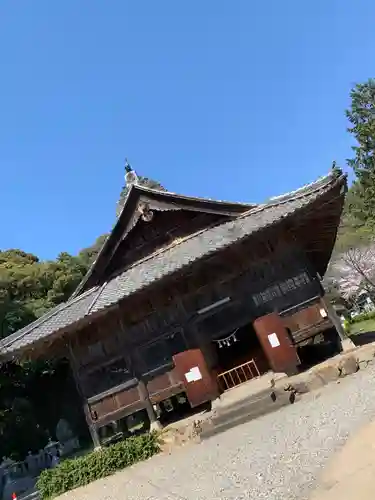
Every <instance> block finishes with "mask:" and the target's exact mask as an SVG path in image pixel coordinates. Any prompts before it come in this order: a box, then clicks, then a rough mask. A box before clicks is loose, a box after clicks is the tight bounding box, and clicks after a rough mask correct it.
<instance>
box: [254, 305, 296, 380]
mask: <svg viewBox="0 0 375 500" xmlns="http://www.w3.org/2000/svg"><path fill="white" fill-rule="evenodd" d="M254 329H255V332H256V334H257V336H258V338H259V341H260V344H261V346H262V348H263V351H264V354H265V355H266V356H267V358H268V361H269V363H270V365H271V368H272V369H273V371H274V372H285V373H287V374H288V375H293V374H295V373H296V372H297V371H298V370H297V366H298V365H299V362H300V361H299V358H298V355H297V349H296V348H295V346H294V345H293V344H292V342H291V340H290V336H289V334H288V331H287V329H286V328H285V327H284V324H283V322H282V319H281V318H280V316H279V315H278V314H277V313H271V314H267V315H266V316H262V317H261V318H258V319H257V320H255V321H254Z"/></svg>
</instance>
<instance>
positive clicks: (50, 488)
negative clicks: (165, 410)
mask: <svg viewBox="0 0 375 500" xmlns="http://www.w3.org/2000/svg"><path fill="white" fill-rule="evenodd" d="M159 451H160V441H159V435H158V434H157V433H155V432H151V433H149V434H143V435H141V436H135V437H130V438H128V439H126V440H125V441H121V442H120V443H116V444H113V445H111V446H108V448H103V449H101V450H98V451H93V452H91V453H89V454H88V455H85V456H82V457H78V458H74V459H68V460H64V461H63V462H61V464H59V465H58V466H57V467H55V468H54V469H47V470H44V471H43V472H42V473H41V475H40V476H39V479H38V482H37V488H38V491H39V493H40V497H41V499H42V500H50V499H52V498H55V497H57V496H59V495H61V494H63V493H65V492H66V491H69V490H73V489H74V488H78V487H79V486H85V485H86V484H89V483H91V482H92V481H95V480H97V479H101V478H103V477H106V476H109V475H111V474H114V473H115V472H117V471H118V470H121V469H124V468H125V467H129V466H130V465H133V464H135V463H136V462H140V461H141V460H146V459H147V458H150V457H152V456H153V455H155V454H156V453H158V452H159Z"/></svg>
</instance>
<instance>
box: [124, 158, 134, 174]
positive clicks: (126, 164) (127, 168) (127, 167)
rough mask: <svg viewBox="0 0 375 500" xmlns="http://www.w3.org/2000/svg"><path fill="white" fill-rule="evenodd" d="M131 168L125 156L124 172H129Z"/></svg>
mask: <svg viewBox="0 0 375 500" xmlns="http://www.w3.org/2000/svg"><path fill="white" fill-rule="evenodd" d="M132 170H133V169H132V168H131V166H130V163H129V162H128V159H127V158H125V172H126V173H129V172H131V171H132Z"/></svg>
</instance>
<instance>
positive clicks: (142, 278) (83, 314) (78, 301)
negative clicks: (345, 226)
mask: <svg viewBox="0 0 375 500" xmlns="http://www.w3.org/2000/svg"><path fill="white" fill-rule="evenodd" d="M338 188H340V190H339V193H340V194H339V196H340V197H342V199H343V198H344V196H345V189H343V188H346V177H345V176H341V177H337V176H335V175H333V174H330V175H328V176H326V177H323V178H321V179H319V180H318V181H316V182H315V183H313V184H310V185H308V186H306V187H304V188H301V189H300V190H297V191H295V192H293V193H291V194H286V195H284V196H282V197H280V198H276V199H271V200H270V201H269V202H267V203H265V204H263V205H259V206H256V207H254V208H251V209H250V210H248V211H246V212H245V213H243V214H241V215H239V216H238V217H237V218H235V219H231V220H229V221H228V222H224V223H221V224H219V225H217V226H214V227H210V228H207V229H204V230H202V231H199V232H198V233H196V234H194V235H191V236H189V237H187V238H184V239H182V240H181V241H179V242H177V243H174V244H172V245H170V246H169V247H167V248H164V249H162V250H160V251H157V252H155V253H154V254H153V255H151V256H149V257H147V258H145V259H143V260H141V261H139V262H137V263H135V264H134V265H132V266H130V267H129V268H128V269H126V270H124V271H123V272H121V273H120V274H118V275H117V276H115V277H113V278H112V279H111V280H109V281H108V282H105V283H104V284H103V285H102V286H100V287H97V286H96V287H93V288H91V289H90V290H88V291H87V292H85V293H83V294H81V295H78V296H77V297H75V298H72V299H70V300H69V301H68V302H66V303H65V304H62V305H60V306H58V307H56V308H55V309H53V310H52V311H50V312H49V313H47V314H46V315H44V316H42V317H41V318H40V319H38V320H37V321H35V322H34V323H31V324H30V325H28V326H27V327H25V328H23V329H22V330H20V331H19V332H16V333H14V334H12V335H10V336H9V337H7V338H5V339H3V340H2V341H1V342H0V355H3V356H4V355H7V354H8V355H9V354H13V353H17V351H21V350H25V349H28V348H30V347H31V346H32V345H33V344H34V343H36V342H40V341H43V340H45V339H47V338H49V337H50V336H51V335H53V334H57V333H62V332H63V331H66V329H68V328H69V329H71V328H74V325H75V324H77V322H79V321H81V320H83V319H84V318H87V317H88V318H89V317H90V316H92V315H94V314H96V313H98V312H100V311H104V310H105V309H106V308H108V307H110V306H112V305H114V304H116V303H118V302H120V301H121V300H123V299H125V298H126V297H129V296H130V295H132V294H134V293H135V292H139V291H140V290H142V289H144V288H146V287H148V286H150V285H152V284H153V283H155V282H157V281H158V280H160V279H162V278H164V277H166V276H169V275H172V274H173V273H175V272H178V271H181V270H182V269H183V268H185V267H187V266H189V265H191V264H192V263H194V262H196V261H198V260H199V259H201V258H203V257H205V256H207V255H209V254H212V253H214V252H218V251H220V250H223V249H224V248H226V247H228V246H230V245H232V244H234V243H236V242H239V241H241V240H243V239H245V238H248V237H250V236H252V235H254V234H256V233H258V232H259V231H261V230H264V229H265V228H267V227H270V226H272V225H274V224H277V223H279V222H281V221H282V220H285V219H287V218H290V217H292V216H294V215H295V214H297V213H299V212H301V211H304V210H305V209H306V208H309V206H310V205H312V204H313V203H314V202H315V201H317V200H318V199H319V198H321V197H324V196H328V195H329V194H330V193H332V196H337V195H336V191H337V189H338ZM339 215H340V214H339Z"/></svg>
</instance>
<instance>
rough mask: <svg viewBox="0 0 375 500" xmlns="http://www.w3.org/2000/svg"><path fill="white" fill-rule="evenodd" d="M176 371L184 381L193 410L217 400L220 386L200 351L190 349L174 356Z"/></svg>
mask: <svg viewBox="0 0 375 500" xmlns="http://www.w3.org/2000/svg"><path fill="white" fill-rule="evenodd" d="M173 362H174V364H175V370H176V371H177V373H178V375H179V376H180V377H181V379H182V380H183V381H184V385H185V390H186V395H187V398H188V400H189V403H190V405H191V406H192V408H194V407H195V406H199V405H201V404H203V403H206V402H208V401H212V400H213V399H215V398H216V397H217V396H218V394H219V390H218V386H217V383H216V380H215V379H214V378H213V376H212V374H211V372H210V371H209V369H208V368H207V364H206V361H205V359H204V356H203V353H202V351H201V350H200V349H190V350H188V351H184V352H179V353H178V354H176V355H175V356H173Z"/></svg>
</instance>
